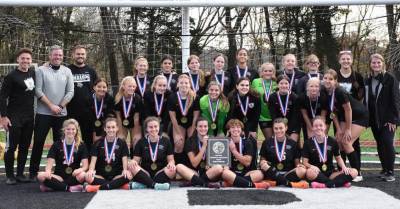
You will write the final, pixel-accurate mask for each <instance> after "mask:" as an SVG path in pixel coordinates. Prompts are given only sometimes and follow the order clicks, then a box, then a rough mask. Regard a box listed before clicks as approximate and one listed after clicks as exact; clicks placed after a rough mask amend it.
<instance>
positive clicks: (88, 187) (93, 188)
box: [85, 184, 100, 192]
mask: <svg viewBox="0 0 400 209" xmlns="http://www.w3.org/2000/svg"><path fill="white" fill-rule="evenodd" d="M99 189H100V185H90V184H89V185H86V186H85V191H86V192H97V191H99Z"/></svg>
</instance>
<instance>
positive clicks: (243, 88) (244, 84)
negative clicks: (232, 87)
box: [236, 80, 250, 95]
mask: <svg viewBox="0 0 400 209" xmlns="http://www.w3.org/2000/svg"><path fill="white" fill-rule="evenodd" d="M236 89H237V90H238V92H239V94H240V95H246V94H247V93H249V91H250V82H249V81H248V80H242V81H240V83H238V84H237V85H236Z"/></svg>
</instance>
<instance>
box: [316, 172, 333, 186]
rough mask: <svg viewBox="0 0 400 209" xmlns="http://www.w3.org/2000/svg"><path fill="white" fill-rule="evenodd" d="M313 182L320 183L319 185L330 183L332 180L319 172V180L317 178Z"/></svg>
mask: <svg viewBox="0 0 400 209" xmlns="http://www.w3.org/2000/svg"><path fill="white" fill-rule="evenodd" d="M313 181H316V182H319V183H328V182H330V181H331V180H330V179H329V178H328V177H326V176H325V175H324V174H323V173H321V172H319V173H318V176H317V178H315V179H314V180H313Z"/></svg>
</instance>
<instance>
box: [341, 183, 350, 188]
mask: <svg viewBox="0 0 400 209" xmlns="http://www.w3.org/2000/svg"><path fill="white" fill-rule="evenodd" d="M343 187H345V188H349V187H351V183H350V182H346V183H344V184H343Z"/></svg>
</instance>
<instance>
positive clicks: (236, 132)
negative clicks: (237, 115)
mask: <svg viewBox="0 0 400 209" xmlns="http://www.w3.org/2000/svg"><path fill="white" fill-rule="evenodd" d="M229 133H230V135H231V137H232V138H238V137H240V136H241V134H242V128H241V127H240V126H239V125H232V126H231V127H229Z"/></svg>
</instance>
